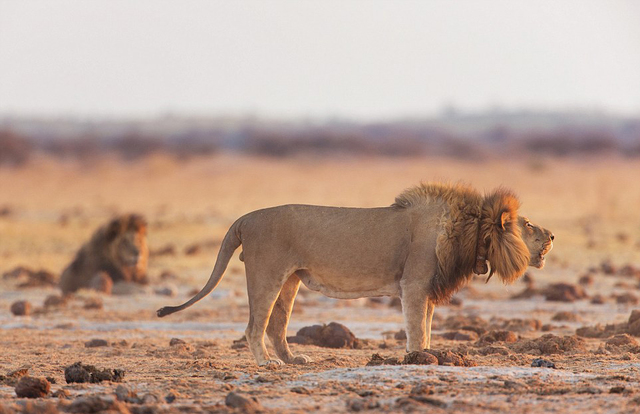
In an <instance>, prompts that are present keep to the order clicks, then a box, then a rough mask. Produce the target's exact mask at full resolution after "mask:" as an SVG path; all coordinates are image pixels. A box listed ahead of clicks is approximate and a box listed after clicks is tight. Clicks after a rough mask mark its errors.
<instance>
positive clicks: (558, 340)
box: [512, 334, 587, 355]
mask: <svg viewBox="0 0 640 414" xmlns="http://www.w3.org/2000/svg"><path fill="white" fill-rule="evenodd" d="M512 347H513V349H514V350H516V351H517V352H526V353H532V354H539V355H553V354H563V353H565V352H570V353H572V352H586V350H587V349H586V347H585V344H584V340H583V339H581V338H578V337H576V336H563V337H559V336H556V335H553V334H546V335H542V336H541V337H539V338H536V339H533V340H527V341H522V342H516V343H515V344H513V345H512Z"/></svg>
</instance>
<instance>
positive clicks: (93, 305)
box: [82, 297, 104, 310]
mask: <svg viewBox="0 0 640 414" xmlns="http://www.w3.org/2000/svg"><path fill="white" fill-rule="evenodd" d="M82 307H83V308H84V309H97V310H100V309H103V308H104V301H103V300H102V298H99V297H92V298H87V299H85V301H84V304H83V305H82Z"/></svg>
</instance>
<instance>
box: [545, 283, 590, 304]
mask: <svg viewBox="0 0 640 414" xmlns="http://www.w3.org/2000/svg"><path fill="white" fill-rule="evenodd" d="M543 294H544V296H545V299H546V300H548V301H555V302H574V301H576V300H579V299H585V298H586V297H587V294H586V293H585V291H584V289H583V288H582V287H580V286H577V285H572V284H569V283H555V284H552V285H549V286H547V288H546V289H544V291H543Z"/></svg>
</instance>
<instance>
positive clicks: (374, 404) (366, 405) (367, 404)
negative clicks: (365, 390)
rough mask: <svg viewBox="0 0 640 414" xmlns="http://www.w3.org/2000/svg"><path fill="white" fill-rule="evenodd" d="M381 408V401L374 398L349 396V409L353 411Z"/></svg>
mask: <svg viewBox="0 0 640 414" xmlns="http://www.w3.org/2000/svg"><path fill="white" fill-rule="evenodd" d="M376 408H380V403H379V402H378V401H376V400H374V399H372V398H349V399H348V400H347V410H348V411H352V412H360V411H368V410H374V409H376Z"/></svg>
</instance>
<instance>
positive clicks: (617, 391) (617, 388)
mask: <svg viewBox="0 0 640 414" xmlns="http://www.w3.org/2000/svg"><path fill="white" fill-rule="evenodd" d="M625 388H626V387H625V386H624V385H617V386H615V387H611V388H609V394H622V393H623V392H624V390H625Z"/></svg>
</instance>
